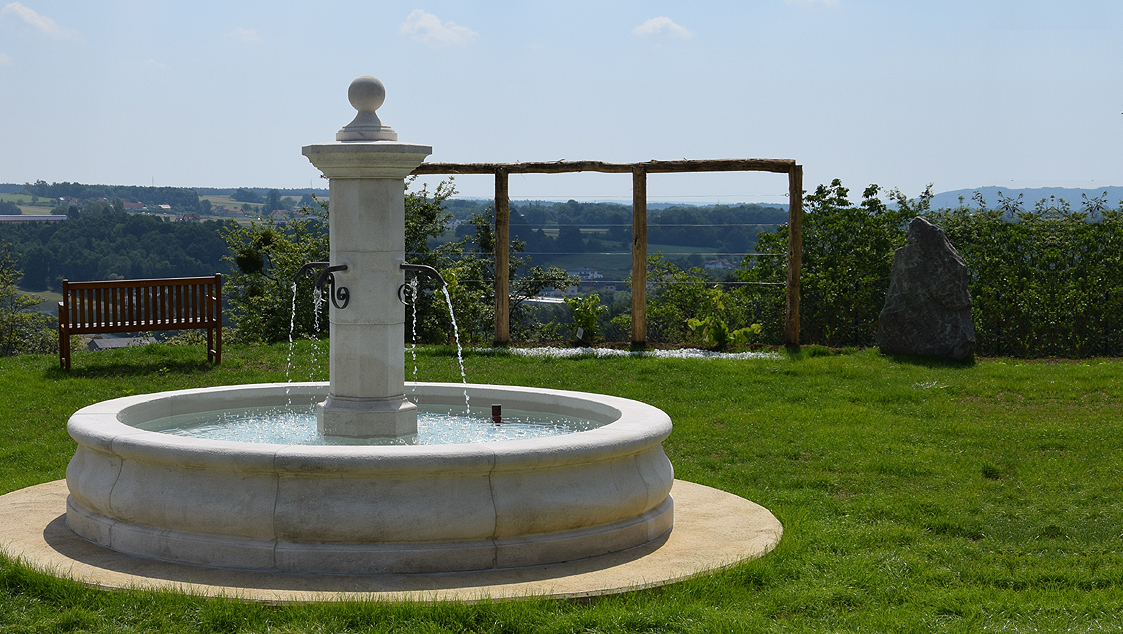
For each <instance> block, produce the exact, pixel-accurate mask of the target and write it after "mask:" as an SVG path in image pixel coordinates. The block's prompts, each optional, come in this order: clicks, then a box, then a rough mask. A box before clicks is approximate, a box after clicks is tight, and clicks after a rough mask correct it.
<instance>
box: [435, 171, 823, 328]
mask: <svg viewBox="0 0 1123 634" xmlns="http://www.w3.org/2000/svg"><path fill="white" fill-rule="evenodd" d="M566 172H603V173H608V174H627V173H631V175H632V345H634V346H645V345H646V344H647V175H648V174H668V173H681V172H773V173H777V174H787V175H788V279H787V285H786V286H787V314H786V323H785V327H784V341H785V343H786V344H787V345H789V346H798V345H799V269H800V259H801V253H802V250H803V237H802V221H803V166H802V165H799V164H797V163H796V162H795V161H794V160H792V159H708V160H682V161H648V162H646V163H605V162H603V161H556V162H553V163H422V164H421V166H420V167H418V168H417V169H415V170H413V173H414V174H418V175H429V174H436V175H443V174H493V175H494V176H495V343H496V344H497V345H505V344H507V343H509V342H510V338H511V322H510V280H509V279H508V270H509V267H508V263H509V261H510V246H511V234H510V220H511V206H510V203H511V201H510V197H509V196H508V177H509V176H510V175H511V174H561V173H566Z"/></svg>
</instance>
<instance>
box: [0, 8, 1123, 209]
mask: <svg viewBox="0 0 1123 634" xmlns="http://www.w3.org/2000/svg"><path fill="white" fill-rule="evenodd" d="M1121 32H1123V2H1119V1H1118V0H1110V1H1108V0H1101V1H1093V0H1085V1H1081V0H1069V1H1067V2H1043V1H1034V0H1018V1H1015V0H1009V1H1005V0H994V1H986V0H976V1H970V2H968V1H958V0H944V1H940V2H934V1H931V0H928V1H923V2H922V1H908V0H897V1H873V0H869V1H862V0H743V1H739V2H692V3H683V2H638V1H634V2H627V1H623V2H603V1H602V2H586V1H584V0H568V1H566V2H523V3H511V2H423V3H418V2H416V1H413V2H408V3H407V2H395V1H386V2H370V1H368V2H348V1H320V2H289V1H285V0H280V1H274V2H229V1H228V2H207V1H197V0H196V1H192V2H177V1H165V2H148V1H122V0H109V1H105V2H75V1H52V0H21V1H20V2H5V0H0V182H24V181H32V180H36V179H44V180H47V181H63V180H69V181H80V182H96V183H114V184H138V185H147V184H150V183H155V184H156V185H173V186H214V187H227V186H262V187H266V186H267V187H307V186H308V185H309V184H310V183H314V184H317V185H319V184H320V183H322V181H318V179H317V178H316V176H317V172H316V171H315V170H314V168H312V167H311V165H310V164H309V163H308V162H307V160H306V159H304V158H303V157H302V156H301V154H300V147H301V146H302V145H306V144H309V143H316V142H322V141H330V140H333V139H334V133H335V131H336V130H338V129H339V128H340V127H341V126H342V125H343V124H345V123H347V122H348V121H349V120H350V119H351V117H352V116H353V113H354V111H353V110H352V109H351V107H350V105H349V104H348V103H347V100H346V96H345V95H346V89H347V85H348V84H349V82H350V81H351V79H353V78H354V77H356V76H358V75H363V74H372V75H375V76H378V77H379V78H381V79H382V81H383V82H384V83H385V84H386V87H387V99H386V103H385V105H384V106H383V107H382V109H381V110H380V115H381V116H382V119H383V122H384V123H386V124H388V125H391V126H393V127H394V128H395V129H396V130H397V131H398V133H399V137H400V139H401V140H403V141H410V142H417V143H425V144H429V145H432V146H433V148H434V153H433V156H432V157H430V160H432V161H452V162H474V161H516V160H521V161H536V160H558V159H570V160H575V159H598V160H606V161H643V160H648V159H680V158H730V157H766V158H794V159H796V160H798V161H799V162H800V163H802V164H803V165H804V166H805V173H806V177H805V183H806V184H807V186H808V188H811V187H813V186H814V185H815V184H817V183H820V182H828V181H830V180H831V179H832V178H841V179H843V182H844V183H845V184H846V185H848V186H850V187H851V188H852V189H853V190H855V191H860V190H861V189H862V188H863V187H864V186H865V185H866V184H869V183H878V184H880V185H882V186H885V187H899V188H901V189H902V190H903V191H905V193H907V194H909V195H916V194H917V193H919V191H920V190H921V189H922V188H923V187H924V185H926V184H927V183H930V182H931V183H935V188H936V190H937V191H944V190H952V189H960V188H969V187H978V186H984V185H999V186H1005V187H1039V186H1047V185H1048V186H1065V187H1098V186H1107V185H1123V174H1121V170H1120V168H1121V167H1123V143H1121V140H1123V81H1121V80H1123V47H1121V46H1119V44H1118V42H1119V39H1120V35H1119V34H1120V33H1121ZM458 186H459V188H460V189H461V191H462V193H463V194H466V195H479V196H487V195H490V192H491V182H490V179H489V178H486V177H462V178H459V179H458ZM629 187H630V180H629V178H628V177H627V176H620V175H583V176H557V175H550V176H525V177H517V178H513V179H512V183H511V188H512V190H511V193H512V196H513V197H515V198H523V197H562V198H566V197H574V198H578V199H582V198H610V197H623V198H627V197H628V195H629V194H628V192H629ZM649 190H650V193H651V195H652V197H654V198H660V197H662V198H669V199H693V200H697V201H699V202H712V201H714V200H722V201H724V202H732V201H734V200H744V199H756V200H765V201H773V202H784V199H783V197H782V194H783V192H784V191H785V190H786V185H785V183H784V178H783V177H782V176H776V175H745V174H706V175H696V176H688V175H683V176H672V175H666V176H663V175H660V176H658V177H654V176H653V177H652V180H651V182H650V184H649Z"/></svg>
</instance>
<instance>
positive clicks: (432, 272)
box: [398, 262, 448, 306]
mask: <svg viewBox="0 0 1123 634" xmlns="http://www.w3.org/2000/svg"><path fill="white" fill-rule="evenodd" d="M401 269H402V270H403V271H406V272H407V273H413V274H414V275H417V274H418V273H425V274H426V275H428V276H429V277H431V278H434V279H436V280H438V281H440V283H441V288H448V283H447V282H445V278H444V277H441V274H440V272H439V271H437V269H435V268H433V267H431V266H429V265H427V264H410V263H409V262H402V264H401ZM405 290H406V285H405V284H402V285H401V286H399V287H398V301H400V302H401V303H403V304H405V305H406V306H409V305H410V304H409V302H407V301H406V297H405Z"/></svg>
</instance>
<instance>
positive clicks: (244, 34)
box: [226, 27, 261, 44]
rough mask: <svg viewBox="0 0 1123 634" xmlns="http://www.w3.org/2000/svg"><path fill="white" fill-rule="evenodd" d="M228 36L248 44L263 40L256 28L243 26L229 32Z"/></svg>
mask: <svg viewBox="0 0 1123 634" xmlns="http://www.w3.org/2000/svg"><path fill="white" fill-rule="evenodd" d="M226 36H227V37H231V38H234V39H235V40H238V41H239V42H245V43H247V44H255V43H257V42H260V41H261V37H260V36H258V34H257V31H255V30H254V29H243V28H242V27H238V28H236V29H234V30H233V31H231V32H229V33H227V34H226Z"/></svg>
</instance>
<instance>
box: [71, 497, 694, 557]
mask: <svg viewBox="0 0 1123 634" xmlns="http://www.w3.org/2000/svg"><path fill="white" fill-rule="evenodd" d="M673 524H674V501H673V500H672V498H671V496H667V497H666V499H665V500H664V501H663V502H662V503H661V504H660V505H659V506H657V507H656V508H654V509H651V510H650V511H647V512H646V513H643V514H642V515H640V516H638V517H634V518H629V519H626V520H621V521H618V522H611V523H609V524H604V525H601V526H592V527H589V528H583V529H578V530H568V531H559V532H557V533H548V534H541V535H526V536H520V537H509V538H504V539H480V540H471V541H452V542H425V541H417V542H375V543H363V544H330V543H326V544H325V543H310V542H285V541H281V540H265V539H245V538H239V537H229V536H221V535H199V534H197V533H188V532H184V531H176V530H169V529H164V528H153V527H150V526H142V525H139V524H133V523H130V522H125V521H121V520H115V519H111V518H108V517H105V516H103V515H100V514H98V513H95V512H93V511H90V510H89V509H87V508H85V507H83V506H82V505H81V504H79V503H78V502H77V501H76V500H75V499H74V497H73V496H68V497H67V500H66V525H67V526H68V527H69V528H70V530H72V531H74V532H75V533H76V534H78V535H79V536H80V537H83V538H85V539H87V540H89V541H91V542H93V543H95V544H98V545H99V546H105V547H106V548H111V549H113V550H115V551H117V552H121V553H126V554H129V555H137V556H140V557H148V558H151V559H158V560H161V561H169V562H174V563H186V564H194V565H198V566H206V567H209V568H225V569H231V570H249V571H261V572H298V573H313V574H334V575H375V574H378V575H384V574H406V573H408V574H416V573H433V572H467V571H473V570H501V569H506V568H521V567H525V566H542V565H548V564H556V563H563V562H567V561H577V560H581V559H587V558H589V557H597V556H600V555H605V554H608V553H612V552H617V551H621V550H626V549H628V548H633V547H635V546H638V545H641V544H646V543H648V542H651V541H654V540H656V539H659V538H660V537H663V536H664V535H665V534H666V533H668V532H669V531H670V530H671V527H672V525H673Z"/></svg>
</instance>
